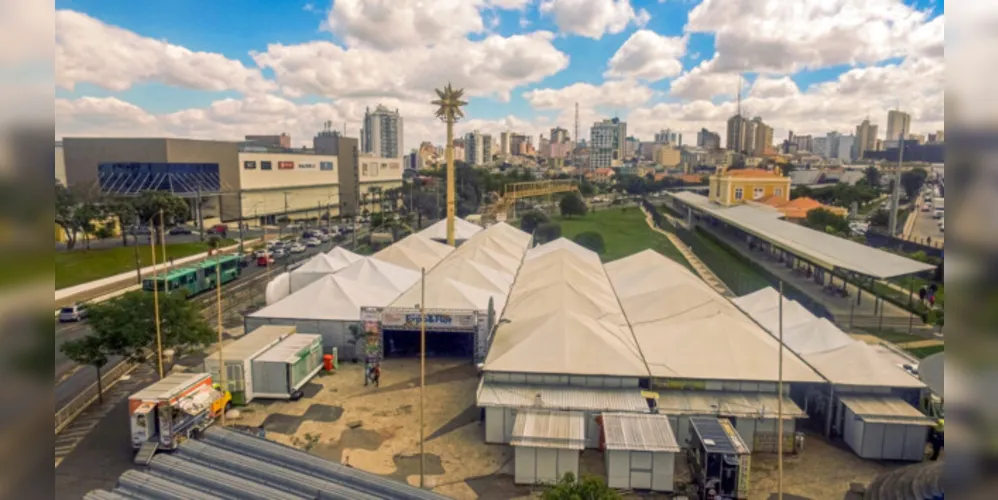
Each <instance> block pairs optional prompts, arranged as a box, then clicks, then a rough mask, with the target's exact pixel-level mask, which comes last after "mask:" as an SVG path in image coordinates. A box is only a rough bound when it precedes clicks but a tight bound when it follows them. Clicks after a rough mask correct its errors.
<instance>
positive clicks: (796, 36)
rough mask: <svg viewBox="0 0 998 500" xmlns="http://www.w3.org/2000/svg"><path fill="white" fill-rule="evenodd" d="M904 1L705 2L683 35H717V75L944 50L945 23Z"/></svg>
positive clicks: (789, 70) (869, 60)
mask: <svg viewBox="0 0 998 500" xmlns="http://www.w3.org/2000/svg"><path fill="white" fill-rule="evenodd" d="M928 21H929V19H928V14H927V13H926V12H922V11H918V10H916V9H914V8H912V7H909V6H907V5H905V4H904V3H902V2H901V0H797V1H795V2H793V3H792V5H788V4H787V2H786V1H783V0H734V1H720V0H704V2H703V3H701V4H700V5H698V6H696V7H695V8H693V10H692V11H690V14H689V22H688V23H687V25H686V31H687V32H692V33H711V34H714V35H715V42H714V46H715V47H716V51H717V54H716V56H715V59H714V61H715V62H714V67H713V69H714V70H715V71H718V72H731V71H760V72H762V71H765V72H771V73H793V72H796V71H798V70H801V69H805V68H820V67H828V66H834V65H839V64H853V65H855V64H872V63H876V62H879V61H883V60H886V59H889V58H892V57H902V56H905V55H908V54H911V53H913V52H916V51H926V50H928V51H930V52H931V51H932V50H935V48H936V44H941V43H942V41H941V38H940V37H939V36H941V34H942V25H941V24H942V23H941V22H939V24H938V26H934V27H933V28H932V29H931V30H928V31H926V30H925V29H924V28H923V26H924V25H925V24H926V23H927V22H928Z"/></svg>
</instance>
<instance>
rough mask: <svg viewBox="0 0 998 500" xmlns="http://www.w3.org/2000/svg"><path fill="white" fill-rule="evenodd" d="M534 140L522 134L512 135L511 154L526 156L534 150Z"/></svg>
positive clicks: (510, 140) (510, 142)
mask: <svg viewBox="0 0 998 500" xmlns="http://www.w3.org/2000/svg"><path fill="white" fill-rule="evenodd" d="M532 143H533V139H532V138H531V137H530V136H529V135H522V134H516V133H513V134H510V136H509V149H510V154H513V155H521V156H522V155H526V154H528V153H529V152H530V151H531V150H532V149H534V148H533V145H532Z"/></svg>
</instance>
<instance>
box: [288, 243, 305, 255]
mask: <svg viewBox="0 0 998 500" xmlns="http://www.w3.org/2000/svg"><path fill="white" fill-rule="evenodd" d="M288 251H289V252H291V253H302V252H304V251H305V245H303V244H302V243H301V242H300V241H296V242H294V243H292V244H291V246H290V247H288Z"/></svg>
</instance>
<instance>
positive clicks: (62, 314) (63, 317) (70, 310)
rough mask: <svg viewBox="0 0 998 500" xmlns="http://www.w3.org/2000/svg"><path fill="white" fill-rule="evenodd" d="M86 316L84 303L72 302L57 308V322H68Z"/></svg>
mask: <svg viewBox="0 0 998 500" xmlns="http://www.w3.org/2000/svg"><path fill="white" fill-rule="evenodd" d="M86 318H87V306H86V305H85V304H73V305H71V306H69V307H63V308H62V309H60V310H59V322H60V323H69V322H72V321H80V320H83V319H86Z"/></svg>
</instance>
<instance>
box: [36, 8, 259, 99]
mask: <svg viewBox="0 0 998 500" xmlns="http://www.w3.org/2000/svg"><path fill="white" fill-rule="evenodd" d="M55 25H56V38H55V41H56V45H55V68H56V82H57V84H58V85H59V86H60V87H62V88H65V89H68V90H72V89H73V88H74V87H75V86H76V84H77V83H81V82H88V83H93V84H96V85H99V86H101V87H103V88H105V89H108V90H112V91H119V92H120V91H123V90H127V89H129V88H131V87H132V86H134V85H136V84H141V83H149V82H162V83H165V84H167V85H173V86H177V87H184V88H189V89H196V90H213V91H221V90H237V91H240V92H266V91H270V90H273V89H274V88H275V86H274V84H273V82H271V81H269V80H267V79H265V78H264V77H263V75H262V74H261V73H260V71H259V70H257V69H253V68H247V67H245V66H243V64H242V63H240V62H239V61H235V60H232V59H228V58H226V57H225V56H223V55H222V54H217V53H212V52H196V51H192V50H190V49H187V48H185V47H181V46H179V45H173V44H170V43H167V42H164V41H161V40H155V39H152V38H147V37H143V36H140V35H138V34H136V33H133V32H131V31H128V30H126V29H122V28H119V27H116V26H110V25H108V24H105V23H103V22H101V21H99V20H97V19H94V18H92V17H90V16H88V15H86V14H81V13H79V12H74V11H71V10H59V11H57V12H56V14H55Z"/></svg>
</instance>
